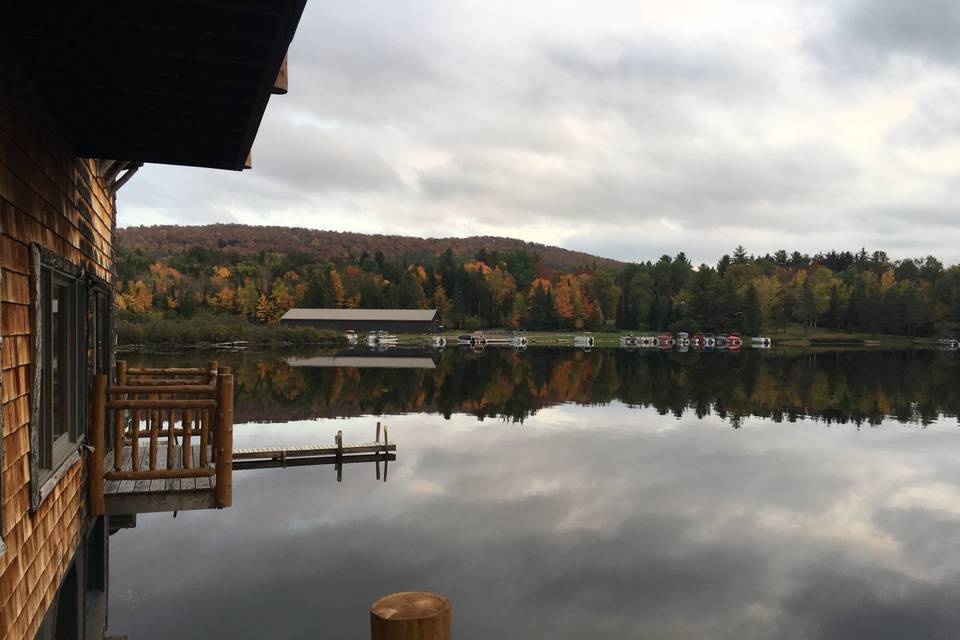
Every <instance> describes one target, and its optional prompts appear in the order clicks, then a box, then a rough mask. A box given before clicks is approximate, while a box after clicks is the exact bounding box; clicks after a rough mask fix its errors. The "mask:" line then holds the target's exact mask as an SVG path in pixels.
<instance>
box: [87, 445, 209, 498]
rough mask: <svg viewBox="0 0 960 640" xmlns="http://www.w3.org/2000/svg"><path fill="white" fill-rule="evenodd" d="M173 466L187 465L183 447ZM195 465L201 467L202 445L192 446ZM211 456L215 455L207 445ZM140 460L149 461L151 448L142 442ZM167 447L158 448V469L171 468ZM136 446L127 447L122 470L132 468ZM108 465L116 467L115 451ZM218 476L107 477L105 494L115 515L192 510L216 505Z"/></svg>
mask: <svg viewBox="0 0 960 640" xmlns="http://www.w3.org/2000/svg"><path fill="white" fill-rule="evenodd" d="M173 450H174V456H173V459H174V463H173V465H172V468H173V469H182V468H184V467H183V462H182V461H183V457H182V456H183V447H182V446H181V445H175V446H174V448H173ZM190 451H191V459H192V465H191V466H192V467H193V468H198V467H199V466H200V446H199V445H194V446H192V447H190ZM207 452H208V453H207V454H208V456H210V455H212V452H211V451H210V447H207ZM139 454H140V460H147V459H149V456H150V447H149V446H146V445H142V446H141V447H140V450H139ZM167 455H168V454H167V446H166V444H165V443H164V444H163V445H162V446H160V447H158V448H157V465H156V466H157V468H158V469H165V468H167ZM132 458H133V456H132V449H131V447H129V446H126V447H124V448H123V461H122V463H121V465H120V467H121V471H132V470H133V466H132ZM104 463H105V465H106V466H107V468H112V467H113V451H111V452H110V453H108V454H107V457H106V460H105V461H104ZM216 488H217V477H216V475H211V476H208V477H200V478H153V479H150V480H106V481H105V482H104V497H105V500H106V508H107V513H108V514H111V515H120V514H128V515H129V514H137V513H158V512H164V511H191V510H195V509H214V508H216V506H217V505H216Z"/></svg>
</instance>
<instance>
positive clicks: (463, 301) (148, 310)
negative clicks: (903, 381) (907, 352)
mask: <svg viewBox="0 0 960 640" xmlns="http://www.w3.org/2000/svg"><path fill="white" fill-rule="evenodd" d="M213 228H217V227H213ZM231 228H233V227H232V226H231ZM166 229H169V228H166ZM207 229H210V227H208V228H207ZM244 229H246V230H247V231H248V232H245V233H243V234H241V235H242V236H243V237H244V238H247V239H245V240H243V241H242V242H240V241H238V244H237V245H230V244H229V243H227V244H226V246H219V244H216V245H215V246H209V237H207V236H204V237H207V240H204V241H202V242H199V245H198V246H189V247H188V246H187V244H186V243H187V240H186V238H187V237H188V236H187V235H184V236H178V238H179V239H178V240H176V241H173V240H170V241H164V242H159V241H158V242H157V244H156V245H154V246H152V247H151V246H147V245H145V244H144V242H145V241H144V240H143V239H144V238H146V237H151V236H150V232H149V230H146V229H138V230H136V231H137V233H136V235H135V237H136V238H137V239H138V240H137V242H136V243H134V246H133V247H131V246H129V245H128V239H129V237H130V234H129V233H124V234H121V236H120V238H121V242H120V245H119V248H118V276H119V278H120V282H121V284H120V295H118V298H117V305H118V307H119V309H120V310H121V312H122V313H123V314H124V316H125V317H127V318H131V317H132V318H137V317H140V318H143V317H153V318H156V317H161V316H167V317H174V318H191V317H194V316H196V315H198V314H200V315H205V316H216V315H217V314H232V315H236V316H241V317H243V318H246V319H248V320H249V321H250V322H254V323H262V324H272V323H275V322H277V320H279V318H280V317H281V316H282V315H283V313H284V312H285V311H286V310H287V309H289V308H291V307H296V306H300V307H345V308H432V307H436V308H437V309H439V310H440V313H441V315H442V318H443V322H444V324H445V325H446V326H447V327H448V328H464V329H469V328H478V327H525V328H529V329H569V330H575V329H601V328H620V329H648V330H688V331H698V330H713V331H725V330H742V331H745V332H748V333H757V332H760V331H771V330H776V329H778V328H782V327H784V326H786V325H787V323H789V322H799V323H802V324H804V325H807V326H811V327H827V328H834V329H849V330H857V331H866V332H870V333H891V334H901V335H932V334H934V333H937V332H955V331H956V330H957V327H958V321H960V267H957V266H952V267H949V268H946V267H944V265H943V264H941V263H940V261H938V260H937V259H936V258H934V257H926V258H923V259H916V260H898V261H892V260H890V259H889V258H888V257H887V255H886V254H885V253H884V252H882V251H875V252H873V253H868V252H867V251H865V250H861V251H859V252H856V253H853V252H837V251H831V252H829V253H826V254H817V255H814V256H808V255H804V254H800V253H797V252H794V253H792V254H788V253H787V252H786V251H777V252H776V253H773V254H766V255H763V256H754V255H748V254H747V252H746V251H745V250H744V249H743V248H742V247H738V248H737V249H736V250H735V251H734V252H733V254H732V255H724V256H723V257H722V258H721V259H720V260H719V261H718V263H717V264H716V265H712V266H711V265H706V264H701V265H699V266H698V267H696V268H695V267H694V265H692V264H691V262H690V261H689V260H688V259H687V258H686V257H685V256H684V254H682V253H681V254H678V255H676V256H672V257H671V256H667V255H664V256H662V257H661V258H659V259H658V260H656V261H650V262H643V263H637V264H627V265H621V264H620V263H616V262H612V261H603V260H599V259H596V260H594V259H592V257H589V256H588V258H590V259H589V260H586V261H585V262H584V263H582V264H580V265H578V266H575V267H570V268H556V267H554V266H552V264H556V263H552V264H551V263H548V262H547V261H546V260H545V259H544V257H543V255H542V253H541V251H540V249H539V248H537V249H530V248H529V246H530V245H526V244H525V243H522V242H520V241H501V240H500V239H498V242H503V246H504V247H513V248H504V249H502V250H500V249H489V248H487V247H481V248H480V249H478V250H477V251H476V252H474V253H472V254H467V255H463V254H462V253H458V252H457V251H455V250H454V247H453V246H449V247H447V246H444V245H443V242H444V241H439V240H430V241H429V242H430V243H433V244H432V245H431V246H432V247H434V253H428V254H426V255H422V256H421V257H420V258H418V259H416V260H411V259H405V258H396V257H391V256H390V255H388V254H387V252H385V251H375V252H369V251H361V252H359V253H353V252H352V250H351V251H349V252H347V253H346V254H345V255H344V254H343V253H341V248H342V247H340V248H337V247H334V248H331V247H316V248H315V249H314V248H311V249H309V250H307V249H304V248H303V246H301V248H299V249H292V248H289V246H293V245H286V244H281V245H279V246H278V247H275V248H274V249H273V250H266V249H262V250H257V251H254V250H252V249H251V247H256V246H263V244H262V242H263V241H258V240H256V239H255V238H254V236H255V235H256V233H257V232H258V231H259V230H260V228H252V227H251V228H244ZM156 233H158V234H159V233H161V231H156ZM185 233H186V232H185ZM291 233H296V230H291ZM348 235H350V236H351V237H358V238H363V237H365V236H361V235H360V234H348ZM374 238H377V237H374ZM471 240H478V239H471ZM292 242H293V241H292V240H291V243H292ZM371 242H372V244H371V246H378V245H377V243H378V242H379V240H377V241H376V242H374V241H371ZM450 242H451V244H455V243H457V242H461V241H459V240H451V241H450ZM241 244H242V247H243V248H242V250H241V248H239V247H240V245H241ZM307 244H308V245H309V243H307ZM414 244H415V243H414ZM310 246H312V245H310ZM356 246H357V247H360V246H366V245H364V244H363V243H362V242H360V243H359V244H357V245H356ZM411 246H413V245H411ZM456 246H457V248H458V249H457V250H458V251H459V250H462V245H456ZM498 246H499V245H498ZM284 247H287V248H284ZM516 247H520V248H516ZM543 249H544V251H547V252H550V253H551V254H552V255H555V256H556V255H558V253H557V252H562V251H563V250H560V249H556V248H552V247H545V248H543ZM568 253H569V252H568ZM398 254H404V255H406V250H404V249H401V248H396V249H395V251H394V252H393V254H392V255H398ZM579 255H585V254H579Z"/></svg>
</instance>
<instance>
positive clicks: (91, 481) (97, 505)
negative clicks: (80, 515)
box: [87, 375, 107, 516]
mask: <svg viewBox="0 0 960 640" xmlns="http://www.w3.org/2000/svg"><path fill="white" fill-rule="evenodd" d="M106 412H107V376H103V375H99V376H94V377H93V412H92V415H91V416H90V444H92V445H93V453H91V454H90V464H89V466H88V471H87V489H88V492H89V496H90V515H93V516H102V515H103V514H105V513H106V512H107V507H106V502H105V499H104V495H103V456H104V453H105V452H106V450H105V449H104V442H103V441H104V437H103V434H104V428H105V426H106V424H105V423H106Z"/></svg>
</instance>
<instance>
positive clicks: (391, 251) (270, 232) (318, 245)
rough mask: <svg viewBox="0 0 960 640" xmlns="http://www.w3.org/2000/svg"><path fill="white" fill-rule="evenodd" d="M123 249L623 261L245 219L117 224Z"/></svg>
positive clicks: (509, 243)
mask: <svg viewBox="0 0 960 640" xmlns="http://www.w3.org/2000/svg"><path fill="white" fill-rule="evenodd" d="M117 237H118V238H119V241H120V244H121V245H123V247H124V248H125V249H128V250H131V251H136V250H137V249H141V250H143V251H144V252H147V253H149V254H154V253H161V254H173V253H180V252H183V251H187V250H189V249H193V248H196V247H199V248H203V249H217V250H223V251H226V252H231V253H240V254H249V253H261V252H266V253H278V254H287V253H309V254H311V255H313V256H314V257H316V258H318V259H320V260H325V261H332V262H338V263H349V262H355V261H356V260H357V259H359V257H360V256H362V255H363V254H364V253H366V254H369V255H371V256H372V255H375V254H377V253H381V254H383V256H384V257H385V258H387V259H389V260H391V261H399V262H404V263H412V264H418V263H424V262H429V261H431V260H433V259H435V258H436V257H437V256H438V255H440V254H441V253H443V252H444V251H446V250H447V249H449V250H450V251H451V252H453V255H454V257H456V258H462V257H464V256H473V255H474V254H476V253H477V252H478V251H480V250H481V249H486V250H487V251H496V252H500V253H506V252H510V251H527V252H529V253H536V254H537V255H539V256H540V259H541V260H542V262H543V264H545V265H547V266H548V267H550V268H552V269H559V270H565V271H571V270H574V269H579V268H581V267H586V266H591V265H594V264H596V265H598V266H604V267H611V268H616V267H620V266H622V265H623V263H621V262H618V261H616V260H610V259H609V258H601V257H599V256H593V255H590V254H588V253H582V252H580V251H570V250H569V249H561V248H560V247H551V246H547V245H543V244H537V243H534V242H524V241H523V240H516V239H514V238H497V237H492V236H472V237H469V238H415V237H411V236H388V235H380V234H365V233H351V232H342V231H321V230H318V229H303V228H298V227H259V226H250V225H244V224H210V225H200V226H176V225H168V226H153V227H144V226H140V227H126V228H123V229H117Z"/></svg>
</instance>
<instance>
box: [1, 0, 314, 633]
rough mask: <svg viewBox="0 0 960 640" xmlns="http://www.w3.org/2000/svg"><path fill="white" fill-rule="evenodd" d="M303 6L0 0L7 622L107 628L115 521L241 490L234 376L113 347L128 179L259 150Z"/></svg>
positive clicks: (20, 629) (265, 0)
mask: <svg viewBox="0 0 960 640" xmlns="http://www.w3.org/2000/svg"><path fill="white" fill-rule="evenodd" d="M304 3H305V0H245V1H244V2H237V3H231V2H188V1H186V0H164V1H161V0H137V1H135V2H104V1H102V0H92V1H89V2H79V3H73V2H66V1H60V0H54V1H53V2H43V3H33V2H19V3H3V5H2V8H0V371H2V376H0V404H2V411H0V433H2V436H3V437H2V439H0V638H16V639H31V638H39V639H41V640H47V639H52V638H57V639H60V638H66V639H74V638H79V639H89V640H101V639H102V638H103V633H104V626H105V619H106V602H107V588H108V585H107V557H108V552H109V545H108V532H109V531H110V530H111V529H113V528H116V527H118V526H121V523H123V522H127V523H129V522H130V521H131V520H132V517H131V516H132V515H134V514H135V513H136V512H137V511H138V510H140V509H143V510H157V509H161V508H168V509H181V508H198V507H202V506H208V507H213V506H217V507H224V506H229V504H230V495H231V494H230V479H231V478H230V466H229V464H228V463H229V461H230V457H229V455H219V456H218V455H217V451H220V450H223V447H224V445H225V444H226V445H229V444H230V440H229V436H230V433H232V401H231V400H230V398H231V396H230V393H231V392H232V377H231V376H230V375H229V374H228V373H226V372H225V371H223V370H220V371H218V370H217V369H216V365H215V363H211V366H210V367H207V368H198V369H182V370H174V371H154V370H150V369H139V370H130V371H129V372H128V373H129V374H130V378H129V379H124V375H125V373H124V372H122V371H117V369H118V367H116V366H115V363H114V361H113V354H112V345H113V338H112V321H113V295H114V288H113V283H114V277H115V266H114V246H115V245H114V242H115V236H114V229H115V227H116V222H117V219H116V194H117V191H118V190H119V189H120V188H121V187H122V186H123V185H124V184H125V183H126V182H127V181H128V180H129V179H130V178H131V177H132V176H133V174H134V173H135V172H136V171H137V169H138V168H139V167H140V166H142V165H143V164H144V163H166V164H177V165H186V166H194V167H208V168H220V169H232V170H238V171H239V170H242V169H244V168H248V167H249V166H250V161H251V147H252V145H253V141H254V138H255V136H256V133H257V130H258V128H259V126H260V121H261V118H262V116H263V114H264V110H265V109H266V106H267V101H268V99H269V98H270V95H271V94H272V93H286V84H287V78H286V54H287V48H288V46H289V44H290V41H291V39H292V37H293V34H294V31H295V29H296V26H297V23H298V21H299V19H300V15H301V13H302V11H303V8H304ZM164 376H168V377H166V378H165V377H164ZM161 382H162V383H163V384H164V385H165V386H164V390H165V393H163V394H159V393H155V392H153V391H152V390H154V389H155V387H154V386H152V385H155V384H159V383H161ZM108 384H109V388H108ZM137 385H142V386H139V387H138V386H137ZM177 397H179V398H180V399H175V398H177ZM160 398H165V400H163V401H161V400H160ZM108 422H109V426H108V425H107V423H108ZM218 434H219V436H220V439H219V441H218V440H217V437H218ZM172 437H178V440H176V441H177V442H179V443H180V444H179V445H178V446H177V448H175V449H174V448H173V447H170V448H168V447H167V445H166V443H167V442H170V441H172ZM191 442H192V443H195V444H196V447H194V446H192V445H191V444H190V443H191ZM211 442H212V443H213V444H212V445H211V444H210V443H211ZM148 443H149V444H148ZM160 443H164V444H163V445H162V446H161V444H160ZM218 447H219V448H218ZM182 488H187V489H188V490H189V495H187V494H186V493H183V492H181V489H182ZM134 493H138V494H141V495H137V496H135V495H132V494H134ZM138 500H139V501H138ZM147 507H149V508H147Z"/></svg>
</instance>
